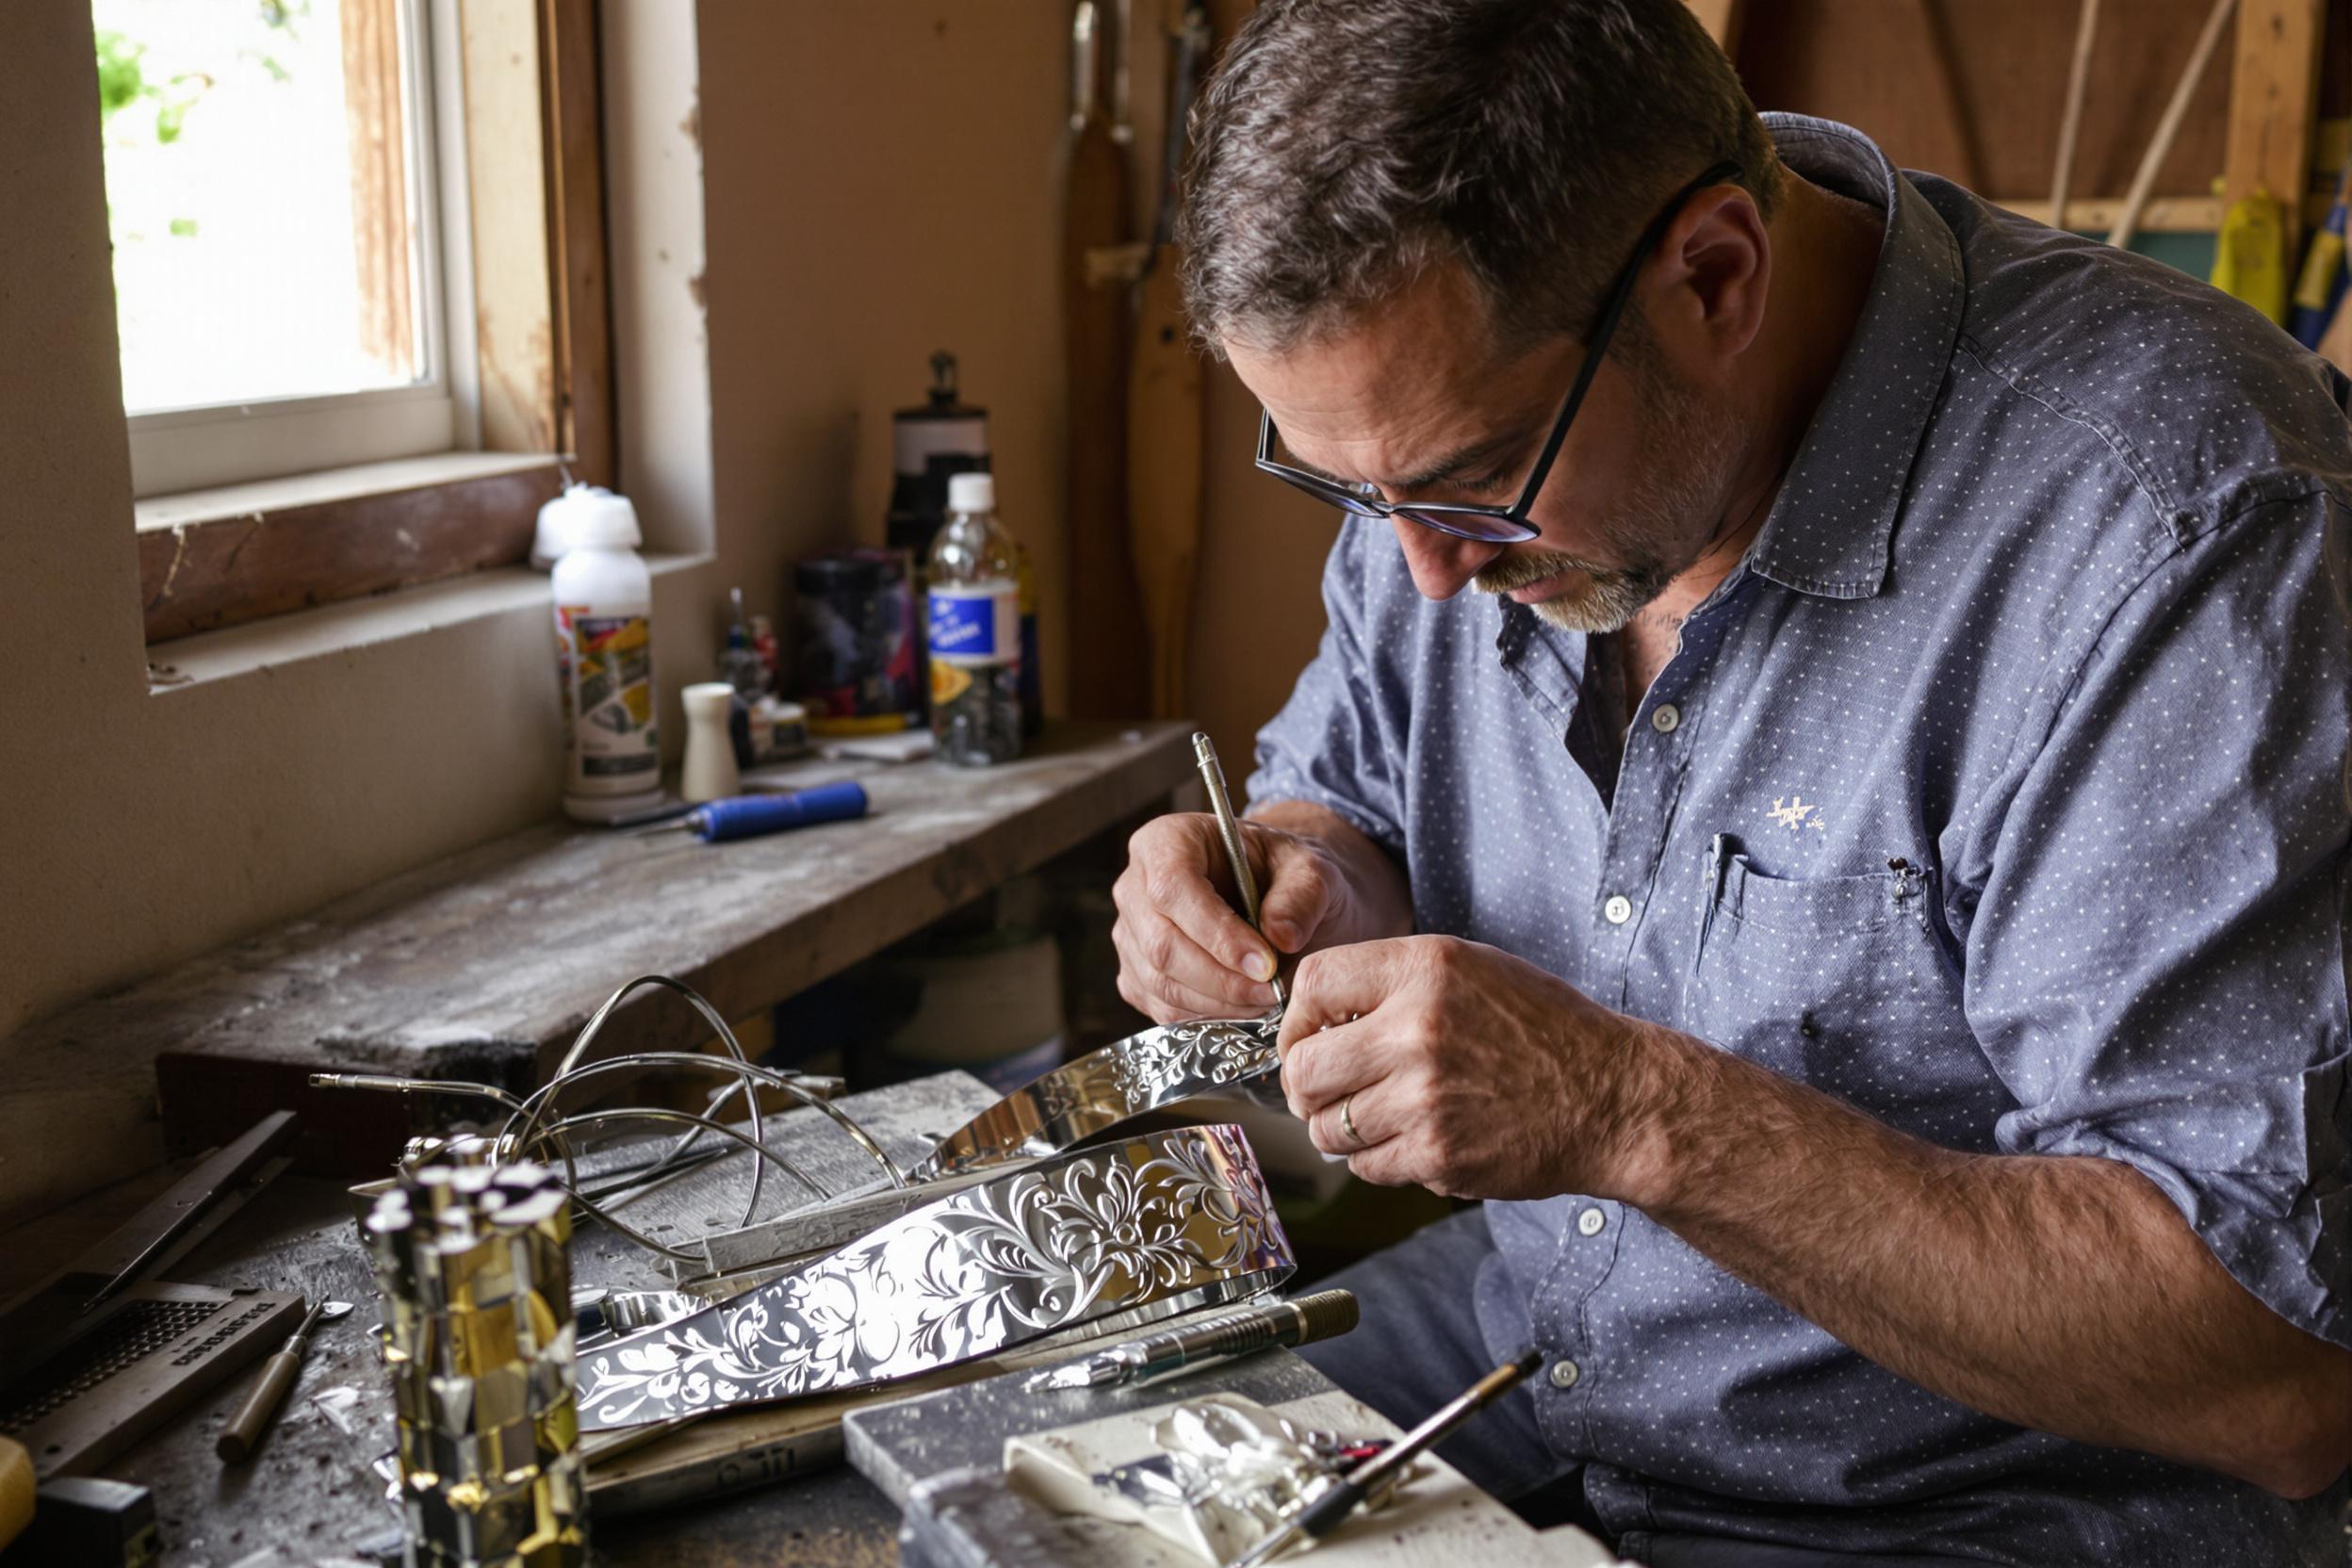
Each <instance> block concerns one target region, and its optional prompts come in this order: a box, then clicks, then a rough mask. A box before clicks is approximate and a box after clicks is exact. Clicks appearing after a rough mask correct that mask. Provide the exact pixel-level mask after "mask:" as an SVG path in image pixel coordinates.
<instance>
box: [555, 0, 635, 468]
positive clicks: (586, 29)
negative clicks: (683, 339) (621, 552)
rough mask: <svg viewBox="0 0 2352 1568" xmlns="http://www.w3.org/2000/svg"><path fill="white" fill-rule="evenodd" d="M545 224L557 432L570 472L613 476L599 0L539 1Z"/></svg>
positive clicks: (609, 320) (610, 329)
mask: <svg viewBox="0 0 2352 1568" xmlns="http://www.w3.org/2000/svg"><path fill="white" fill-rule="evenodd" d="M543 4H544V10H543V12H542V17H541V27H542V36H543V38H544V39H545V41H546V60H547V145H548V148H549V154H548V158H547V229H548V235H549V241H548V243H549V249H550V250H551V252H552V253H553V258H554V266H553V276H554V284H555V307H554V321H555V350H556V415H557V430H556V434H557V440H558V442H559V444H560V449H561V450H563V451H565V452H568V453H570V454H571V456H572V463H571V471H572V477H573V478H574V479H577V480H580V481H581V482H584V483H589V484H612V483H613V482H614V479H613V472H614V466H615V465H614V453H615V452H616V450H617V447H616V445H615V441H616V436H615V431H614V427H613V409H614V403H613V311H612V294H611V289H610V287H609V285H608V280H609V278H610V276H611V273H610V271H609V270H608V266H607V262H606V256H605V236H604V134H603V115H602V112H601V106H600V101H599V98H598V95H597V90H596V79H597V72H596V61H597V57H598V56H597V35H596V0H543Z"/></svg>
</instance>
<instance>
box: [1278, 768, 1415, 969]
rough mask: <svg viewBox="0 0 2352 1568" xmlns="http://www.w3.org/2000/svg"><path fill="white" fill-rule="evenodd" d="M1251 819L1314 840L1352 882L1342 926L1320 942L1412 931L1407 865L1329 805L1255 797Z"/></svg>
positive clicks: (1374, 938)
mask: <svg viewBox="0 0 2352 1568" xmlns="http://www.w3.org/2000/svg"><path fill="white" fill-rule="evenodd" d="M1249 817H1250V821H1251V822H1253V823H1257V824H1259V825H1263V826H1266V827H1271V828H1277V829H1279V830H1281V831H1282V832H1285V833H1293V834H1296V835H1298V836H1299V837H1300V838H1302V839H1310V840H1313V841H1315V843H1316V844H1317V846H1318V847H1320V848H1321V849H1322V850H1323V851H1324V852H1325V853H1326V854H1327V855H1328V856H1329V857H1330V858H1331V864H1332V866H1333V867H1334V869H1335V870H1336V871H1337V873H1338V874H1340V875H1341V876H1343V877H1344V878H1345V879H1346V881H1347V883H1348V892H1349V897H1350V901H1351V907H1350V911H1349V916H1348V920H1347V922H1346V923H1345V925H1344V927H1343V928H1341V929H1336V930H1331V931H1325V932H1318V933H1317V934H1316V937H1315V944H1314V945H1315V946H1316V947H1318V948H1320V947H1341V946H1345V945H1346V944H1348V943H1349V942H1365V941H1377V940H1379V939H1380V938H1382V937H1402V936H1406V935H1408V934H1410V933H1411V932H1412V930H1413V892H1412V890H1411V889H1410V888H1409V887H1408V886H1407V884H1406V881H1405V874H1404V870H1403V868H1402V867H1400V866H1398V865H1397V861H1396V859H1395V858H1393V857H1391V856H1390V854H1389V853H1388V851H1387V850H1385V849H1383V848H1381V847H1380V845H1379V844H1378V843H1376V842H1374V841H1372V840H1371V839H1370V838H1369V837H1367V836H1366V835H1365V834H1364V832H1363V831H1362V830H1361V829H1359V828H1358V827H1357V826H1356V825H1354V824H1352V823H1350V822H1348V820H1347V819H1346V818H1345V817H1342V816H1340V815H1339V814H1338V813H1337V812H1335V811H1332V810H1331V809H1329V808H1327V807H1322V806H1315V805H1311V804H1309V803H1308V802H1306V801H1302V800H1268V801H1262V802H1253V803H1252V804H1251V805H1250V812H1249Z"/></svg>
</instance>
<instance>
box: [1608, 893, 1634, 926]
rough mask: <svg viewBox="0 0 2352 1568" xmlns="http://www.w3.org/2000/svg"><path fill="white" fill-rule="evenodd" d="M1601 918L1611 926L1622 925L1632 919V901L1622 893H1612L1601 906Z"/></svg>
mask: <svg viewBox="0 0 2352 1568" xmlns="http://www.w3.org/2000/svg"><path fill="white" fill-rule="evenodd" d="M1601 916H1602V918H1603V919H1605V920H1607V921H1608V922H1609V924H1611V925H1623V924H1625V922H1627V921H1629V920H1631V919H1632V918H1633V900H1631V899H1629V898H1627V897H1626V896H1625V894H1623V893H1612V894H1610V895H1609V902H1608V903H1607V904H1604V905H1602V906H1601Z"/></svg>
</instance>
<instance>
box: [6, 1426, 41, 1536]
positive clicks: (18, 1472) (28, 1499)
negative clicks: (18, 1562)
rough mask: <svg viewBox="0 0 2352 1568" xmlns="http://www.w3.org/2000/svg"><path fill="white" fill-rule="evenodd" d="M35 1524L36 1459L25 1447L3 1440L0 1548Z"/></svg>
mask: <svg viewBox="0 0 2352 1568" xmlns="http://www.w3.org/2000/svg"><path fill="white" fill-rule="evenodd" d="M32 1522H33V1456H32V1455H30V1454H28V1453H26V1452H25V1451H24V1445H23V1444H22V1443H11V1442H9V1441H8V1439H7V1438H5V1437H0V1546H5V1545H7V1544H8V1543H9V1542H11V1541H14V1540H15V1539H16V1538H17V1537H18V1536H19V1535H20V1534H22V1533H23V1532H24V1527H25V1526H27V1525H29V1524H31V1523H32Z"/></svg>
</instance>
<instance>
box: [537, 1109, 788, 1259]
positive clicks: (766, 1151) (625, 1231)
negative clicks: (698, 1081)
mask: <svg viewBox="0 0 2352 1568" xmlns="http://www.w3.org/2000/svg"><path fill="white" fill-rule="evenodd" d="M615 1121H670V1122H685V1123H688V1124H690V1125H692V1126H694V1127H695V1128H696V1129H698V1130H700V1131H702V1132H707V1133H716V1134H718V1135H720V1136H722V1137H729V1138H733V1139H734V1140H735V1141H736V1142H737V1143H740V1144H742V1145H743V1146H744V1147H745V1148H746V1149H749V1150H751V1151H752V1152H753V1153H754V1154H755V1155H764V1156H765V1157H767V1158H768V1159H771V1160H774V1161H775V1162H776V1164H777V1165H779V1166H782V1167H783V1168H784V1169H785V1171H786V1172H787V1173H788V1174H790V1175H792V1176H793V1177H795V1178H796V1179H798V1180H799V1181H800V1183H801V1184H803V1185H805V1186H807V1187H808V1188H809V1191H811V1192H813V1193H815V1194H816V1195H817V1197H818V1198H819V1199H825V1198H828V1197H830V1196H831V1194H829V1193H827V1192H826V1191H825V1188H823V1187H822V1186H819V1185H818V1184H816V1182H815V1181H813V1180H812V1179H811V1178H810V1177H809V1174H808V1172H806V1171H804V1170H802V1169H801V1168H799V1167H798V1166H796V1165H794V1164H792V1161H790V1160H788V1159H786V1158H785V1157H784V1156H783V1155H781V1154H779V1153H777V1152H776V1151H775V1150H773V1149H771V1148H769V1147H768V1146H767V1145H766V1144H764V1143H762V1142H760V1140H759V1139H758V1138H755V1137H752V1136H751V1135H748V1134H746V1133H743V1132H740V1131H738V1130H737V1129H735V1128H733V1127H729V1126H728V1125H727V1123H725V1122H723V1121H713V1120H712V1119H710V1118H709V1117H704V1116H696V1115H695V1114H694V1112H692V1111H673V1110H668V1109H665V1108H663V1107H662V1106H660V1105H623V1106H620V1107H618V1108H616V1109H614V1110H610V1111H582V1112H580V1114H579V1115H578V1116H567V1117H564V1118H563V1119H560V1120H556V1121H552V1122H549V1123H548V1124H547V1126H546V1127H544V1128H541V1129H540V1130H539V1131H538V1133H537V1134H536V1135H533V1137H532V1138H531V1141H530V1142H528V1143H523V1144H518V1145H517V1146H516V1148H515V1157H516V1158H518V1159H527V1158H529V1157H530V1154H531V1150H532V1149H533V1148H535V1147H536V1146H537V1145H538V1144H540V1143H543V1142H546V1141H547V1140H548V1139H551V1138H559V1137H561V1136H562V1135H564V1134H565V1133H568V1132H570V1131H572V1130H574V1129H575V1128H577V1129H580V1130H583V1131H584V1130H586V1129H588V1128H591V1127H600V1126H604V1125H606V1124H608V1123H611V1122H615ZM572 1201H573V1202H575V1203H577V1204H579V1205H580V1207H581V1208H582V1209H584V1210H586V1211H587V1212H588V1213H589V1214H592V1215H594V1216H595V1217H596V1218H598V1219H600V1220H602V1221H603V1222H604V1223H605V1224H607V1225H609V1226H611V1227H612V1228H613V1231H614V1232H616V1233H618V1234H620V1235H621V1236H623V1237H624V1238H626V1239H628V1240H629V1241H633V1242H635V1243H636V1244H637V1245H638V1246H640V1247H643V1248H645V1249H647V1250H651V1251H655V1252H660V1253H662V1255H663V1256H665V1257H672V1258H677V1259H678V1260H680V1261H681V1262H684V1263H696V1264H698V1263H700V1262H702V1261H703V1260H702V1259H701V1258H700V1257H699V1256H697V1255H696V1254H694V1253H693V1252H685V1251H680V1250H678V1249H677V1248H675V1247H670V1246H666V1245H664V1244H663V1243H662V1242H658V1241H656V1240H654V1239H653V1238H652V1237H651V1236H649V1235H647V1234H645V1233H644V1232H643V1231H640V1230H638V1229H636V1228H635V1227H634V1226H632V1225H629V1224H627V1223H626V1222H624V1221H623V1220H622V1219H620V1218H619V1217H617V1216H615V1215H614V1214H613V1212H612V1211H611V1210H610V1209H607V1208H604V1207H602V1206H600V1205H598V1204H596V1203H594V1202H591V1201H588V1200H587V1199H584V1198H582V1197H580V1195H579V1194H578V1193H574V1194H573V1195H572Z"/></svg>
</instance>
